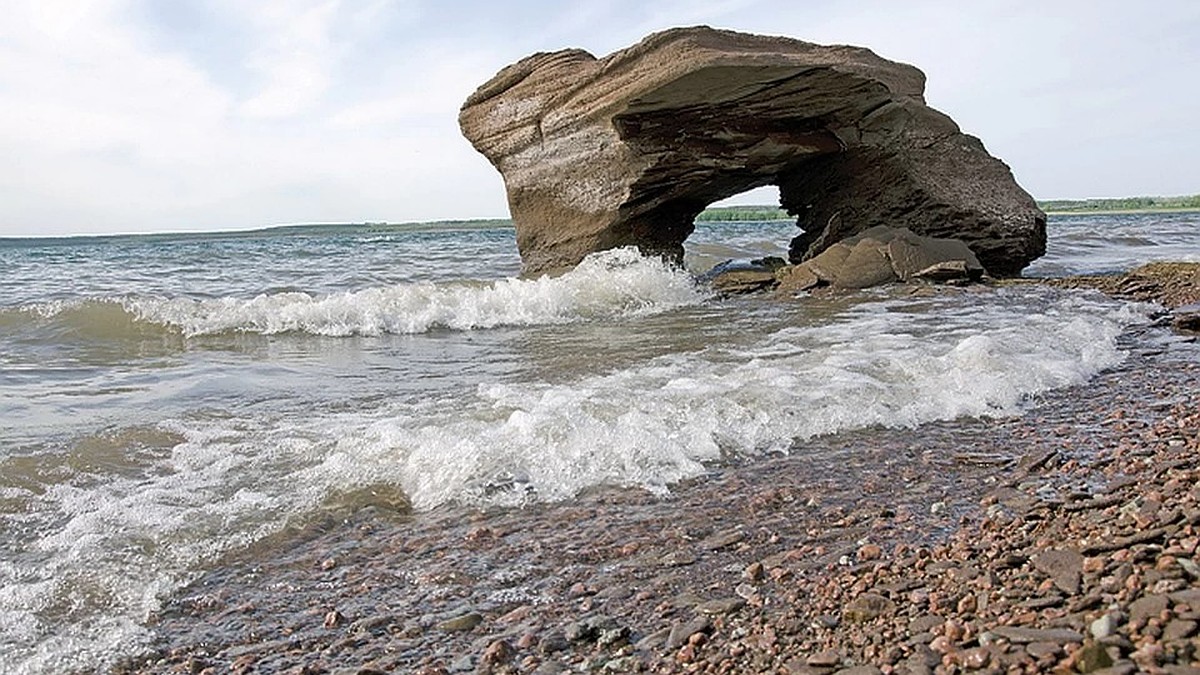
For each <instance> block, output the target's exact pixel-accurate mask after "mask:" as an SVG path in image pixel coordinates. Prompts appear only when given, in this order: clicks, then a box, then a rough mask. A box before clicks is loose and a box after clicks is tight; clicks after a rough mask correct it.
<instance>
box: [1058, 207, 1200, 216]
mask: <svg viewBox="0 0 1200 675" xmlns="http://www.w3.org/2000/svg"><path fill="white" fill-rule="evenodd" d="M1042 210H1043V211H1045V213H1046V215H1048V216H1119V215H1137V214H1141V213H1197V212H1200V206H1184V207H1179V208H1148V209H1096V210H1090V209H1076V210H1064V209H1058V210H1046V209H1042Z"/></svg>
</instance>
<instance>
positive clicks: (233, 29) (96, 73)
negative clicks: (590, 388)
mask: <svg viewBox="0 0 1200 675" xmlns="http://www.w3.org/2000/svg"><path fill="white" fill-rule="evenodd" d="M6 5H8V6H6V8H5V16H4V21H3V22H2V23H0V156H3V157H5V160H6V161H5V162H2V163H0V236H2V235H6V234H49V233H58V232H85V231H132V230H161V229H179V228H211V227H224V228H228V227H253V226H261V225H268V224H273V223H282V222H311V221H355V220H367V219H369V220H418V219H425V218H434V219H437V218H454V217H467V216H500V215H503V214H504V213H505V212H506V206H505V200H504V194H503V185H502V183H501V180H500V177H499V175H498V174H496V172H495V171H494V170H493V169H492V168H491V167H490V165H489V164H488V163H487V161H486V160H485V159H484V158H483V157H481V156H480V155H478V154H476V153H475V152H474V151H473V150H472V149H471V148H470V146H469V144H467V143H466V141H465V140H463V138H462V137H461V135H460V133H459V131H458V128H457V119H456V118H457V112H458V108H459V105H460V104H461V102H462V101H463V100H464V99H465V97H466V96H467V95H468V94H469V93H470V92H471V91H472V90H474V88H475V87H477V86H478V85H479V84H481V83H483V82H484V81H485V80H487V79H488V78H489V77H491V76H492V74H494V73H495V72H496V71H497V70H499V69H500V68H501V67H503V66H504V65H506V64H507V63H509V62H511V61H512V60H515V59H517V58H520V57H521V56H523V55H525V54H528V53H531V52H533V51H537V50H546V49H560V48H565V47H582V48H585V49H588V50H589V51H592V52H593V53H595V54H597V55H603V54H605V53H607V52H608V51H611V50H613V49H618V48H621V47H624V46H626V45H628V44H630V43H632V42H633V41H636V40H638V39H640V38H641V37H643V35H644V34H645V33H646V32H648V31H650V30H656V29H660V28H665V27H667V26H670V25H684V24H694V23H710V24H712V25H715V26H718V27H726V28H733V29H738V30H748V31H754V32H763V33H773V34H787V35H792V36H795V37H799V38H803V39H808V40H813V41H819V42H841V43H851V44H863V45H867V46H870V47H872V48H873V49H875V50H876V51H877V52H879V53H880V54H881V55H883V56H885V57H889V58H894V59H897V60H903V61H908V62H911V63H914V64H916V65H918V66H919V67H921V68H922V69H923V70H925V72H926V73H927V74H928V75H929V86H928V98H929V101H930V103H931V104H933V105H935V106H936V107H939V108H941V109H943V110H945V111H946V112H948V113H950V114H951V115H952V116H953V117H954V118H955V119H956V120H958V121H959V123H960V124H961V125H962V126H963V127H964V129H966V130H967V131H969V132H971V133H975V134H977V135H979V136H980V137H981V138H983V140H984V142H985V143H986V144H987V146H988V148H989V149H990V150H992V151H993V152H995V153H996V154H997V155H999V156H1000V157H1002V158H1003V159H1005V160H1006V161H1008V162H1009V163H1010V164H1011V165H1012V166H1013V168H1014V171H1015V172H1016V175H1017V177H1018V179H1019V180H1021V181H1022V182H1023V183H1024V184H1025V185H1026V187H1028V188H1029V189H1030V190H1031V191H1032V192H1033V193H1034V194H1035V195H1037V196H1039V197H1057V196H1083V195H1087V194H1094V195H1121V194H1131V193H1183V192H1195V191H1198V190H1200V169H1198V167H1197V161H1198V160H1197V158H1198V157H1200V147H1198V144H1200V139H1197V136H1196V135H1195V134H1194V133H1192V126H1193V124H1194V121H1193V120H1191V119H1190V118H1191V116H1192V114H1193V112H1194V111H1195V110H1196V109H1200V99H1198V96H1200V95H1198V94H1197V93H1196V92H1195V91H1194V88H1189V87H1187V86H1186V84H1187V83H1189V82H1190V81H1191V79H1192V73H1191V72H1190V68H1191V66H1190V64H1192V63H1195V62H1196V61H1197V59H1198V58H1200V51H1198V47H1197V46H1196V44H1195V41H1194V40H1193V39H1192V38H1193V37H1194V35H1196V34H1200V5H1195V6H1193V5H1191V4H1187V3H1184V2H1182V1H1180V2H1163V3H1160V4H1159V5H1158V6H1157V7H1156V12H1155V13H1150V12H1146V11H1144V10H1142V9H1140V8H1138V7H1134V6H1125V5H1122V4H1119V3H1116V2H1115V1H1112V0H1102V1H1101V2H1095V3H1091V2H1089V3H1085V2H1082V0H1063V2H1061V3H1055V4H1053V5H1045V4H1044V3H1042V4H1033V3H1021V2H1007V1H1001V0H981V1H980V2H978V3H972V4H969V5H967V4H962V3H948V2H938V1H936V0H923V1H916V2H910V3H903V4H902V5H896V3H884V2H882V1H880V0H876V1H873V2H871V1H869V2H866V3H855V4H854V5H853V6H850V5H846V4H844V3H837V2H823V3H791V2H787V3H785V2H772V1H767V0H761V1H758V2H753V1H751V0H712V1H710V2H706V3H703V4H700V5H696V4H693V3H669V4H662V3H659V4H655V5H653V6H647V5H645V4H644V3H637V2H634V1H633V0H604V1H600V2H595V3H589V4H587V5H585V6H575V7H568V6H565V5H564V6H559V5H557V4H554V3H536V2H531V3H528V4H515V5H508V4H504V5H501V4H499V3H479V4H476V5H464V4H461V3H433V2H431V1H424V2H423V1H421V0H407V1H404V2H396V1H392V0H269V1H268V2H265V3H258V2H256V3H244V2H240V0H180V2H179V3H171V4H162V5H153V8H154V10H155V11H158V12H159V13H160V15H155V16H150V15H145V13H143V14H142V15H138V13H137V11H135V10H137V9H139V8H142V9H144V8H145V7H146V6H147V5H146V4H145V3H144V2H143V1H142V0H93V1H90V2H89V1H86V0H77V1H74V2H70V1H66V0H53V1H51V0H24V1H10V2H8V3H6ZM189 7H190V8H192V9H197V8H199V9H200V10H203V11H202V12H200V13H201V14H202V15H203V16H204V17H208V18H211V19H212V22H211V23H212V25H203V24H204V22H202V21H201V22H197V21H192V20H191V18H192V16H193V15H192V14H188V13H187V12H184V11H182V8H189ZM177 10H179V11H178V13H177V14H170V12H173V11H177ZM164 12H165V13H167V16H166V17H165V18H164V17H163V16H161V14H162V13H164ZM214 17H215V18H214ZM139 19H140V20H139ZM168 24H169V25H168ZM535 28H536V29H535ZM180 31H183V32H182V33H181V32H180ZM199 31H203V32H202V33H200V34H196V33H195V32H199Z"/></svg>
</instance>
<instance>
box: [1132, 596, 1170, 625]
mask: <svg viewBox="0 0 1200 675" xmlns="http://www.w3.org/2000/svg"><path fill="white" fill-rule="evenodd" d="M1170 606H1171V601H1170V599H1169V598H1168V597H1167V596H1165V595H1143V596H1142V597H1140V598H1138V599H1137V600H1134V601H1133V602H1132V603H1130V605H1129V621H1130V622H1131V623H1132V622H1138V621H1142V622H1144V621H1146V620H1147V619H1151V618H1155V617H1157V616H1158V615H1159V614H1162V612H1163V610H1165V609H1167V608H1168V607H1170Z"/></svg>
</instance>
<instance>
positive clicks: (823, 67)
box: [459, 27, 1045, 276]
mask: <svg viewBox="0 0 1200 675" xmlns="http://www.w3.org/2000/svg"><path fill="white" fill-rule="evenodd" d="M924 80H925V78H924V75H923V74H922V73H921V71H919V70H917V69H916V68H914V67H912V66H908V65H904V64H900V63H896V62H893V61H888V60H886V59H883V58H880V57H879V56H877V55H875V54H874V53H872V52H871V51H869V50H867V49H863V48H858V47H847V46H822V45H815V44H811V43H807V42H802V41H799V40H794V39H789V38H783V37H767V36H760V35H748V34H743V33H735V32H731V31H722V30H714V29H711V28H707V27H693V28H678V29H672V30H668V31H664V32H661V33H655V34H653V35H650V36H649V37H647V38H645V39H644V40H642V41H641V42H640V43H638V44H636V45H634V46H632V47H629V48H627V49H623V50H621V51H618V52H615V53H613V54H610V55H608V56H606V57H604V58H601V59H597V58H596V57H594V56H592V55H591V54H589V53H587V52H585V51H582V50H578V49H568V50H563V51H558V52H552V53H539V54H534V55H532V56H529V57H526V58H524V59H522V60H520V61H518V62H517V63H515V64H512V65H510V66H508V67H506V68H504V69H502V70H501V71H500V72H499V73H497V74H496V75H495V77H493V78H492V79H491V80H489V81H488V82H486V83H485V84H483V85H482V86H481V87H480V88H479V89H478V90H477V91H475V92H474V93H473V94H472V95H471V96H470V97H469V98H468V99H467V101H466V103H465V104H464V105H463V108H462V110H461V112H460V114H459V125H460V127H461V128H462V131H463V133H464V135H465V136H466V137H467V138H468V139H469V140H470V142H471V143H472V144H473V145H474V146H475V148H476V149H477V150H479V151H480V152H481V153H483V154H484V155H485V156H486V157H487V158H488V160H489V161H491V162H492V164H493V165H494V166H495V167H496V168H497V169H498V170H499V172H500V174H501V175H502V177H503V179H504V183H505V187H506V189H507V194H508V203H509V208H510V210H511V212H512V218H513V222H514V224H515V225H516V229H517V245H518V248H519V249H520V253H521V257H522V261H523V265H524V271H525V272H526V273H537V272H543V271H551V270H555V269H561V268H566V267H570V266H573V265H575V264H576V263H578V262H579V261H580V260H582V259H583V257H584V256H585V255H587V254H588V253H591V252H593V251H597V250H603V249H607V248H614V247H619V246H630V245H632V246H637V247H638V248H640V249H641V250H642V251H643V252H645V253H653V254H660V255H665V256H668V257H672V258H680V257H681V255H682V251H683V248H682V246H683V241H684V240H685V239H686V238H687V236H688V235H689V234H690V233H691V232H692V230H693V227H694V224H693V221H694V218H695V216H696V215H697V214H699V213H700V211H702V210H703V209H704V208H705V207H706V206H708V205H709V204H711V203H712V202H714V201H717V200H720V199H723V198H725V197H729V196H732V195H735V194H738V193H741V192H744V191H746V190H749V189H751V188H754V187H758V186H762V185H777V186H779V191H780V201H781V204H782V206H783V207H784V208H785V209H787V211H788V212H789V213H791V214H793V215H794V216H796V217H797V224H798V225H799V226H800V227H801V228H802V230H803V232H802V234H800V236H798V237H797V238H796V239H795V240H793V242H791V248H790V257H791V259H792V262H801V261H803V260H808V259H811V258H815V257H816V256H818V255H819V254H821V253H822V252H823V251H825V250H826V249H827V248H829V247H830V246H832V245H833V244H834V243H836V242H838V241H840V240H842V239H845V238H847V237H850V236H853V235H855V234H858V233H860V232H862V231H864V230H867V229H869V228H871V227H874V226H878V225H888V226H895V227H903V228H907V229H909V230H911V231H912V232H914V233H916V234H920V235H926V236H931V237H938V238H954V239H958V240H961V241H962V242H964V243H965V244H966V245H967V246H969V247H970V248H971V250H973V251H974V252H975V254H976V255H977V256H978V259H979V260H980V261H981V262H982V263H983V265H984V266H985V267H987V269H988V270H989V271H990V272H991V273H992V274H993V275H1001V276H1006V275H1016V274H1018V273H1019V272H1020V270H1021V269H1022V268H1023V267H1024V266H1025V265H1027V264H1028V263H1029V262H1030V261H1031V260H1033V259H1034V258H1036V257H1037V256H1039V255H1041V254H1042V253H1043V252H1044V250H1045V215H1044V214H1043V213H1042V212H1041V211H1039V210H1038V208H1037V206H1036V205H1035V204H1034V201H1033V199H1032V198H1030V196H1029V195H1028V194H1027V193H1025V191H1024V190H1022V189H1021V188H1020V187H1019V186H1018V185H1017V184H1016V182H1015V181H1014V180H1013V177H1012V174H1011V173H1010V171H1009V169H1008V167H1007V166H1005V165H1004V164H1003V163H1002V162H1000V161H999V160H997V159H995V158H993V157H991V156H990V155H988V153H987V152H986V151H985V150H984V148H983V145H982V144H981V143H980V142H979V140H978V139H976V138H973V137H971V136H968V135H965V134H963V133H961V132H960V131H959V129H958V127H957V126H956V125H955V124H954V122H953V121H952V120H951V119H950V118H948V117H947V116H945V115H943V114H942V113H940V112H938V111H936V110H934V109H932V108H930V107H928V106H927V105H925V102H924V99H923V97H922V96H923V91H924V84H925V82H924ZM862 255H863V256H867V257H872V258H873V259H874V262H875V263H877V265H876V269H877V271H878V272H879V273H880V274H882V273H883V270H884V268H883V266H882V264H881V262H880V261H879V260H878V259H877V256H875V254H874V253H869V252H866V251H864V252H863V253H862Z"/></svg>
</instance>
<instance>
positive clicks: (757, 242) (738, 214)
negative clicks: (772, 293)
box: [683, 185, 799, 275]
mask: <svg viewBox="0 0 1200 675" xmlns="http://www.w3.org/2000/svg"><path fill="white" fill-rule="evenodd" d="M798 233H799V230H797V229H796V219H795V218H794V217H792V216H789V215H787V213H785V212H784V211H783V210H782V209H781V208H780V206H779V188H778V187H776V186H774V185H764V186H762V187H757V188H754V189H751V190H747V191H745V192H742V193H740V194H737V195H734V196H732V197H729V198H727V199H722V200H720V201H716V202H713V203H712V204H710V205H709V206H708V208H707V209H706V210H705V211H704V212H702V213H701V214H700V215H699V216H697V217H696V219H695V230H694V231H693V232H692V233H691V235H689V236H688V238H687V239H686V240H684V242H683V251H684V253H683V262H684V266H685V267H686V268H687V269H688V271H690V272H692V273H693V274H698V275H703V274H705V273H706V272H710V271H712V270H713V269H714V268H716V267H717V266H719V265H720V266H723V267H727V266H741V265H750V264H751V261H754V260H759V259H762V258H766V257H777V258H782V259H784V260H787V258H788V245H789V244H790V243H791V240H792V238H794V237H795V236H796V235H797V234H798Z"/></svg>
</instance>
